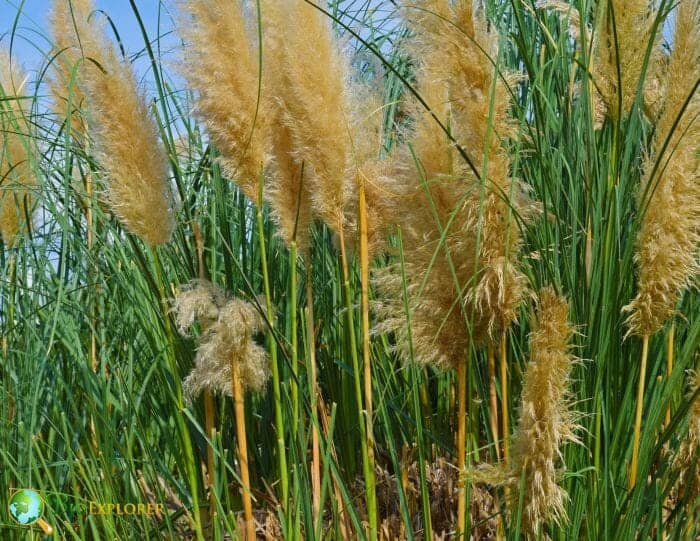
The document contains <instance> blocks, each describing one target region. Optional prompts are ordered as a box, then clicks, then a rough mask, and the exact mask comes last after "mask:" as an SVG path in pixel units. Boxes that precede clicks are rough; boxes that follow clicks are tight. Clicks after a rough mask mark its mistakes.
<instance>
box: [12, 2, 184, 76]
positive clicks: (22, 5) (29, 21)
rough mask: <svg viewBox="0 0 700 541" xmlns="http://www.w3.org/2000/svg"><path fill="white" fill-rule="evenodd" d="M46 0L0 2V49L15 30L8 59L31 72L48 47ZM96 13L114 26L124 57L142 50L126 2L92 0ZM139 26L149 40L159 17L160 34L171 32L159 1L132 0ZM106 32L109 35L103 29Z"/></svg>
mask: <svg viewBox="0 0 700 541" xmlns="http://www.w3.org/2000/svg"><path fill="white" fill-rule="evenodd" d="M51 4H52V1H50V0H24V1H22V0H0V47H3V48H7V47H9V44H10V39H11V37H12V28H13V26H15V21H16V17H17V13H18V12H19V19H17V24H16V30H15V33H14V38H13V43H12V49H13V51H12V56H13V57H14V58H16V59H17V60H19V61H20V63H21V64H22V65H23V66H24V68H25V69H26V70H27V71H29V72H31V71H33V70H36V69H38V68H39V67H40V65H41V61H42V59H43V58H44V54H45V52H46V51H47V50H49V48H50V46H51V44H50V42H49V38H48V37H47V26H48V23H47V21H48V12H49V10H50V6H51ZM94 4H95V7H96V9H98V10H102V11H104V12H105V13H106V14H107V15H108V16H109V17H110V19H112V21H113V22H114V25H115V27H116V28H117V31H118V32H119V35H120V38H121V40H122V42H123V44H124V47H125V48H126V51H127V54H135V53H138V52H139V51H141V50H142V49H143V39H142V37H141V33H140V30H139V27H138V25H137V23H136V18H135V17H134V13H133V11H132V9H131V5H130V3H129V1H128V0H94ZM136 5H137V7H138V9H139V12H140V13H141V17H142V18H143V22H144V24H145V26H146V29H147V31H148V32H149V35H150V38H151V39H153V38H154V37H155V35H156V32H157V31H158V20H159V13H160V21H161V33H164V32H168V31H169V30H170V29H171V28H172V21H171V17H170V15H169V12H168V9H167V6H165V5H163V3H162V2H161V1H160V0H136ZM107 29H108V31H111V29H110V28H109V26H107Z"/></svg>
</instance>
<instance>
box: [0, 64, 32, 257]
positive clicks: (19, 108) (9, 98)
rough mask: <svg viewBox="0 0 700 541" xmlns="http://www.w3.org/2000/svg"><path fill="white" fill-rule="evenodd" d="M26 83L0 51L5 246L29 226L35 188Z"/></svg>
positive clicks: (0, 201) (0, 200) (0, 192)
mask: <svg viewBox="0 0 700 541" xmlns="http://www.w3.org/2000/svg"><path fill="white" fill-rule="evenodd" d="M25 82H26V79H25V77H24V75H23V74H22V73H21V72H20V70H19V69H18V68H17V66H16V65H15V64H14V62H12V61H11V59H10V56H9V54H8V53H6V52H5V51H0V98H2V100H0V237H2V240H3V242H4V243H5V244H7V245H12V244H14V242H15V241H16V240H17V238H18V234H20V233H22V232H24V230H25V229H26V228H27V227H28V225H29V224H27V219H26V218H27V216H29V218H30V220H31V214H32V206H33V202H34V199H35V196H34V192H35V191H36V189H37V186H38V180H37V176H36V163H35V160H36V155H35V154H36V152H35V147H34V139H33V138H32V136H31V133H30V124H29V110H28V106H27V99H26V98H23V96H24V95H25V92H24V90H23V87H24V84H25Z"/></svg>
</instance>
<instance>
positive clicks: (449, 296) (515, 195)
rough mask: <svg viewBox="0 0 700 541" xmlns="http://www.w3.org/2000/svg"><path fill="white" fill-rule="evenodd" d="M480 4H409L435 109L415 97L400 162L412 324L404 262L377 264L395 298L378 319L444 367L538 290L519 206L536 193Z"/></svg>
mask: <svg viewBox="0 0 700 541" xmlns="http://www.w3.org/2000/svg"><path fill="white" fill-rule="evenodd" d="M470 6H471V4H470V3H469V4H467V3H466V2H463V3H457V4H456V5H455V6H452V5H451V4H450V3H449V2H448V1H447V0H431V1H426V2H422V3H420V4H419V5H417V6H413V7H412V8H407V11H406V13H407V18H408V20H409V22H410V24H411V25H412V29H413V32H414V37H413V38H412V48H411V51H410V52H412V53H413V56H414V57H415V58H416V62H417V63H418V65H417V82H416V87H417V91H418V93H419V95H420V96H421V98H422V99H423V101H424V102H425V103H426V104H427V106H428V107H429V109H430V110H429V111H427V110H426V108H425V106H424V105H423V104H421V103H418V102H417V101H416V102H413V103H412V105H411V107H412V114H413V116H414V118H415V124H414V127H413V131H412V132H411V133H410V134H409V135H408V139H409V145H407V146H406V147H405V148H404V149H403V151H402V152H401V157H400V160H399V161H400V163H401V168H400V169H399V171H398V174H399V178H400V181H401V187H400V190H399V193H400V196H399V197H398V198H397V201H400V206H398V205H397V213H396V214H397V216H396V219H397V221H398V223H399V225H400V226H401V230H402V236H403V250H404V255H405V258H404V259H405V261H404V265H405V272H406V278H407V283H406V289H407V297H408V299H407V302H408V310H409V312H410V316H411V317H410V320H411V321H410V326H411V330H410V331H411V332H410V335H409V328H408V323H409V322H408V319H407V318H406V309H405V307H404V300H403V299H404V291H403V280H402V273H401V269H400V264H397V265H396V266H394V267H391V268H388V269H386V270H381V271H379V272H378V273H377V274H376V283H377V285H378V286H379V288H380V289H381V290H382V291H383V292H384V293H385V295H384V296H385V297H386V299H387V300H386V301H383V302H384V304H383V306H382V307H381V308H380V309H379V312H380V315H381V316H383V317H384V318H385V319H384V322H383V323H382V324H381V325H380V327H379V329H380V330H387V331H393V332H394V333H396V335H397V342H398V344H397V345H398V347H399V349H400V350H401V351H402V353H403V354H404V355H408V354H409V353H410V352H411V351H413V354H414V356H415V358H416V360H417V361H418V362H421V363H430V364H437V365H439V366H443V367H447V366H455V365H457V363H459V362H461V361H462V360H463V359H464V354H465V351H466V350H467V349H468V347H469V345H470V344H476V345H481V344H483V343H484V342H487V341H488V340H490V339H493V338H494V337H495V335H496V333H497V332H498V331H499V330H501V329H504V328H506V327H507V326H508V325H510V323H511V322H512V321H513V320H514V319H515V317H516V310H517V307H518V306H519V305H520V303H521V302H522V300H523V298H524V296H525V294H526V291H527V287H526V283H525V278H524V276H523V274H522V273H521V271H520V270H518V268H517V266H516V264H515V259H516V258H517V252H518V249H519V245H520V235H519V230H518V228H517V226H516V224H515V220H514V218H513V215H514V214H515V213H516V212H517V213H518V214H520V215H525V214H526V213H527V209H526V205H525V198H524V197H523V196H522V193H521V191H522V190H521V188H520V185H519V183H517V182H516V181H514V180H513V179H511V178H510V176H509V168H510V164H509V161H508V156H507V153H506V152H505V150H504V149H503V147H502V146H501V143H500V140H501V138H504V137H508V136H510V135H512V134H513V131H514V130H513V127H512V123H511V121H510V118H509V112H508V108H509V100H508V93H507V89H506V87H505V83H504V82H503V80H502V78H501V77H500V76H499V75H498V74H497V72H496V70H495V68H494V65H493V64H492V61H491V58H495V57H496V56H497V51H496V44H495V41H494V39H495V38H494V37H493V36H492V35H491V33H490V32H488V31H487V30H486V26H487V25H486V22H485V21H484V20H483V19H482V18H481V15H480V14H478V13H477V14H475V13H473V12H472V10H471V7H470ZM487 55H488V56H487ZM494 55H495V56H494ZM494 77H495V78H496V80H495V81H494ZM492 92H495V94H492ZM492 97H493V104H492V99H491V98H492ZM436 119H437V120H438V121H439V122H440V123H442V126H440V124H439V123H438V122H437V121H436ZM445 130H447V131H449V134H450V135H451V137H452V138H453V139H454V141H453V140H452V139H450V136H448V135H447V133H445ZM464 155H466V157H467V158H468V159H469V160H470V161H471V162H472V165H473V166H474V169H476V172H475V171H474V170H472V167H471V165H470V164H469V163H468V161H467V159H465V156H464ZM414 157H415V160H414ZM477 174H478V175H479V177H481V178H482V181H481V182H479V180H478V179H477ZM511 207H513V209H514V210H513V209H512V208H511Z"/></svg>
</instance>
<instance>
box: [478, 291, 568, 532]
mask: <svg viewBox="0 0 700 541" xmlns="http://www.w3.org/2000/svg"><path fill="white" fill-rule="evenodd" d="M568 316H569V304H568V302H567V301H566V299H565V298H563V297H561V296H559V295H557V294H556V292H555V291H554V289H553V288H551V287H545V288H543V289H541V290H540V291H539V293H538V300H537V319H536V321H535V322H534V328H533V332H532V334H531V336H530V361H529V362H528V365H527V369H526V372H525V376H524V380H523V391H522V395H521V403H520V408H519V418H518V427H517V429H516V431H515V433H514V435H513V447H512V457H511V463H510V465H508V466H506V465H505V464H500V465H498V466H495V467H493V466H484V467H481V468H478V469H477V470H476V471H475V472H473V475H474V477H475V478H477V479H479V480H481V481H485V482H489V483H494V484H500V485H507V486H509V487H510V494H511V497H512V498H514V500H515V503H514V505H517V499H518V497H519V493H520V483H521V479H522V478H523V477H524V491H525V492H524V497H523V515H522V522H523V530H524V531H525V533H526V535H527V536H528V538H529V539H536V538H537V535H538V531H539V529H540V527H541V526H542V525H543V524H545V523H546V522H548V521H550V520H554V521H555V522H561V521H563V520H566V516H567V515H566V508H565V505H564V504H565V503H566V501H567V499H568V495H567V494H566V491H565V490H564V489H563V488H562V487H561V486H560V485H559V481H560V477H561V475H560V473H561V472H560V469H561V464H562V454H561V447H562V445H563V444H565V443H567V442H578V438H577V436H576V430H577V423H576V417H577V416H576V414H575V412H574V411H573V409H572V408H571V400H570V391H569V386H570V383H571V369H572V367H573V365H574V363H575V362H576V358H575V356H574V355H573V354H572V352H571V344H570V342H571V339H572V337H573V335H574V328H573V326H572V325H571V323H569V321H568Z"/></svg>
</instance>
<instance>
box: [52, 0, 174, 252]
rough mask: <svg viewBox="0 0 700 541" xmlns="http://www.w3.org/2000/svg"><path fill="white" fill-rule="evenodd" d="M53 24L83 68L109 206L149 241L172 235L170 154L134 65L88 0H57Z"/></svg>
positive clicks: (70, 57) (66, 51) (68, 58)
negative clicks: (121, 52)
mask: <svg viewBox="0 0 700 541" xmlns="http://www.w3.org/2000/svg"><path fill="white" fill-rule="evenodd" d="M51 24H52V31H53V34H54V39H55V41H56V43H57V44H58V46H59V48H60V49H61V50H62V52H61V55H65V56H64V57H63V58H64V59H65V60H64V63H65V65H66V66H71V67H72V66H74V65H75V66H76V69H77V70H78V75H77V81H78V88H79V89H80V93H84V94H85V102H86V108H87V111H88V128H89V131H90V136H91V137H92V139H93V141H94V148H95V152H96V154H97V158H98V162H99V164H100V167H101V168H102V170H103V171H104V176H105V180H106V184H107V190H106V194H105V195H106V199H107V202H108V203H109V206H110V208H111V209H112V211H113V212H114V214H115V215H116V216H117V217H118V218H119V220H120V221H121V222H122V223H123V225H124V226H125V227H126V229H128V230H129V231H130V232H132V233H134V234H136V235H138V236H140V237H141V238H142V239H143V240H144V241H146V242H147V243H148V244H150V245H157V244H162V243H164V242H167V241H168V240H169V238H170V235H171V233H172V231H173V229H174V227H175V220H174V202H173V199H172V194H171V190H170V185H169V180H168V177H169V171H168V160H167V156H166V154H165V150H164V149H163V147H162V145H161V143H160V141H159V136H158V130H157V127H156V123H155V120H154V118H153V116H152V114H151V112H150V111H149V109H148V105H147V103H146V97H145V96H144V95H143V94H141V93H140V92H139V90H138V86H137V82H136V77H135V75H134V72H133V69H132V67H131V65H130V64H128V63H127V62H126V61H124V60H121V59H120V58H119V56H118V54H117V52H116V50H115V47H114V45H113V44H112V43H111V42H110V40H109V39H108V38H107V36H106V33H105V31H104V28H103V26H102V25H101V24H100V20H99V17H98V14H96V13H94V8H93V5H92V3H91V2H90V1H89V0H55V1H54V6H53V11H52V13H51ZM74 59H75V61H74Z"/></svg>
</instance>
